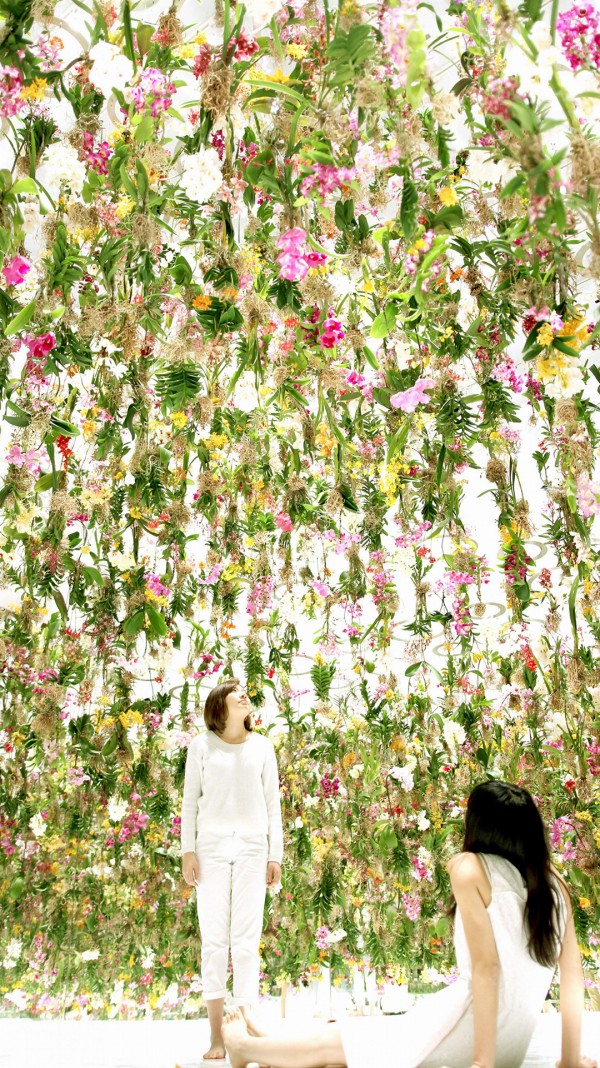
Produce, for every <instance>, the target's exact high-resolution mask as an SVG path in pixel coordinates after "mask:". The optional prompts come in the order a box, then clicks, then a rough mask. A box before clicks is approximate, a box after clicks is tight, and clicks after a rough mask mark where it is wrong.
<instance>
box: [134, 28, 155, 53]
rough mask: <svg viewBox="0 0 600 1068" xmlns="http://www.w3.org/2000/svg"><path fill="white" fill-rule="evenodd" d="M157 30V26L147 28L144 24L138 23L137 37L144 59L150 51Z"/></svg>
mask: <svg viewBox="0 0 600 1068" xmlns="http://www.w3.org/2000/svg"><path fill="white" fill-rule="evenodd" d="M155 30H156V27H155V26H147V25H146V24H145V23H143V22H138V24H137V26H136V30H135V37H136V41H137V46H138V50H139V53H140V56H142V57H143V56H145V55H146V53H147V52H149V51H150V42H151V39H152V37H153V36H154V33H155Z"/></svg>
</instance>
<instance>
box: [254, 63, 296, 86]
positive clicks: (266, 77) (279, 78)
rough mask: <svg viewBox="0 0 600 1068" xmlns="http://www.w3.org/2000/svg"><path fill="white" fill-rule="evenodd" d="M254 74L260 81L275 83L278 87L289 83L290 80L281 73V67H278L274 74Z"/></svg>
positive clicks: (262, 72)
mask: <svg viewBox="0 0 600 1068" xmlns="http://www.w3.org/2000/svg"><path fill="white" fill-rule="evenodd" d="M256 73H257V75H258V77H259V78H261V79H262V81H266V82H277V84H278V85H287V83H288V82H289V81H291V78H290V77H289V76H288V75H287V74H284V73H283V71H282V69H281V67H278V68H277V70H276V71H275V73H274V74H267V73H266V72H265V71H264V70H259V71H257V72H256Z"/></svg>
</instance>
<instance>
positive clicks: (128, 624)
mask: <svg viewBox="0 0 600 1068" xmlns="http://www.w3.org/2000/svg"><path fill="white" fill-rule="evenodd" d="M143 626H144V610H143V608H140V610H139V611H138V612H134V614H133V615H132V616H130V617H129V619H126V620H125V623H124V624H123V634H125V635H126V636H127V637H128V638H135V635H136V634H138V633H139V632H140V630H141V629H142V627H143Z"/></svg>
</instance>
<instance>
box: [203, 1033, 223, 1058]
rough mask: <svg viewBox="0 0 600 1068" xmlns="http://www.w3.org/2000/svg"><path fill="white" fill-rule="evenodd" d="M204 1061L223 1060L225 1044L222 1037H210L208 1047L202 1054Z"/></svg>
mask: <svg viewBox="0 0 600 1068" xmlns="http://www.w3.org/2000/svg"><path fill="white" fill-rule="evenodd" d="M203 1058H204V1060H205V1061H224V1060H225V1044H224V1042H223V1039H222V1038H211V1040H210V1049H207V1051H206V1053H204V1054H203Z"/></svg>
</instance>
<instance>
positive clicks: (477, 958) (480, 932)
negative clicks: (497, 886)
mask: <svg viewBox="0 0 600 1068" xmlns="http://www.w3.org/2000/svg"><path fill="white" fill-rule="evenodd" d="M448 870H449V873H450V882H451V883H452V890H453V891H454V897H455V898H456V905H457V908H458V910H459V912H460V916H461V919H462V922H463V927H464V929H465V935H466V939H467V946H468V948H469V954H470V957H471V970H472V981H471V985H472V995H473V1064H474V1065H478V1066H479V1068H494V1060H495V1057H496V1027H497V1018H498V987H499V982H500V962H499V960H498V951H497V949H496V941H495V939H494V931H493V929H492V924H491V921H490V918H489V916H488V913H487V909H486V906H485V899H486V898H487V899H488V900H489V887H488V886H486V884H487V879H486V877H485V875H484V872H483V868H482V866H481V862H480V861H479V860H478V858H477V856H476V855H475V853H460V854H459V855H458V856H457V857H453V858H452V861H451V862H450V864H449V865H448Z"/></svg>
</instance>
